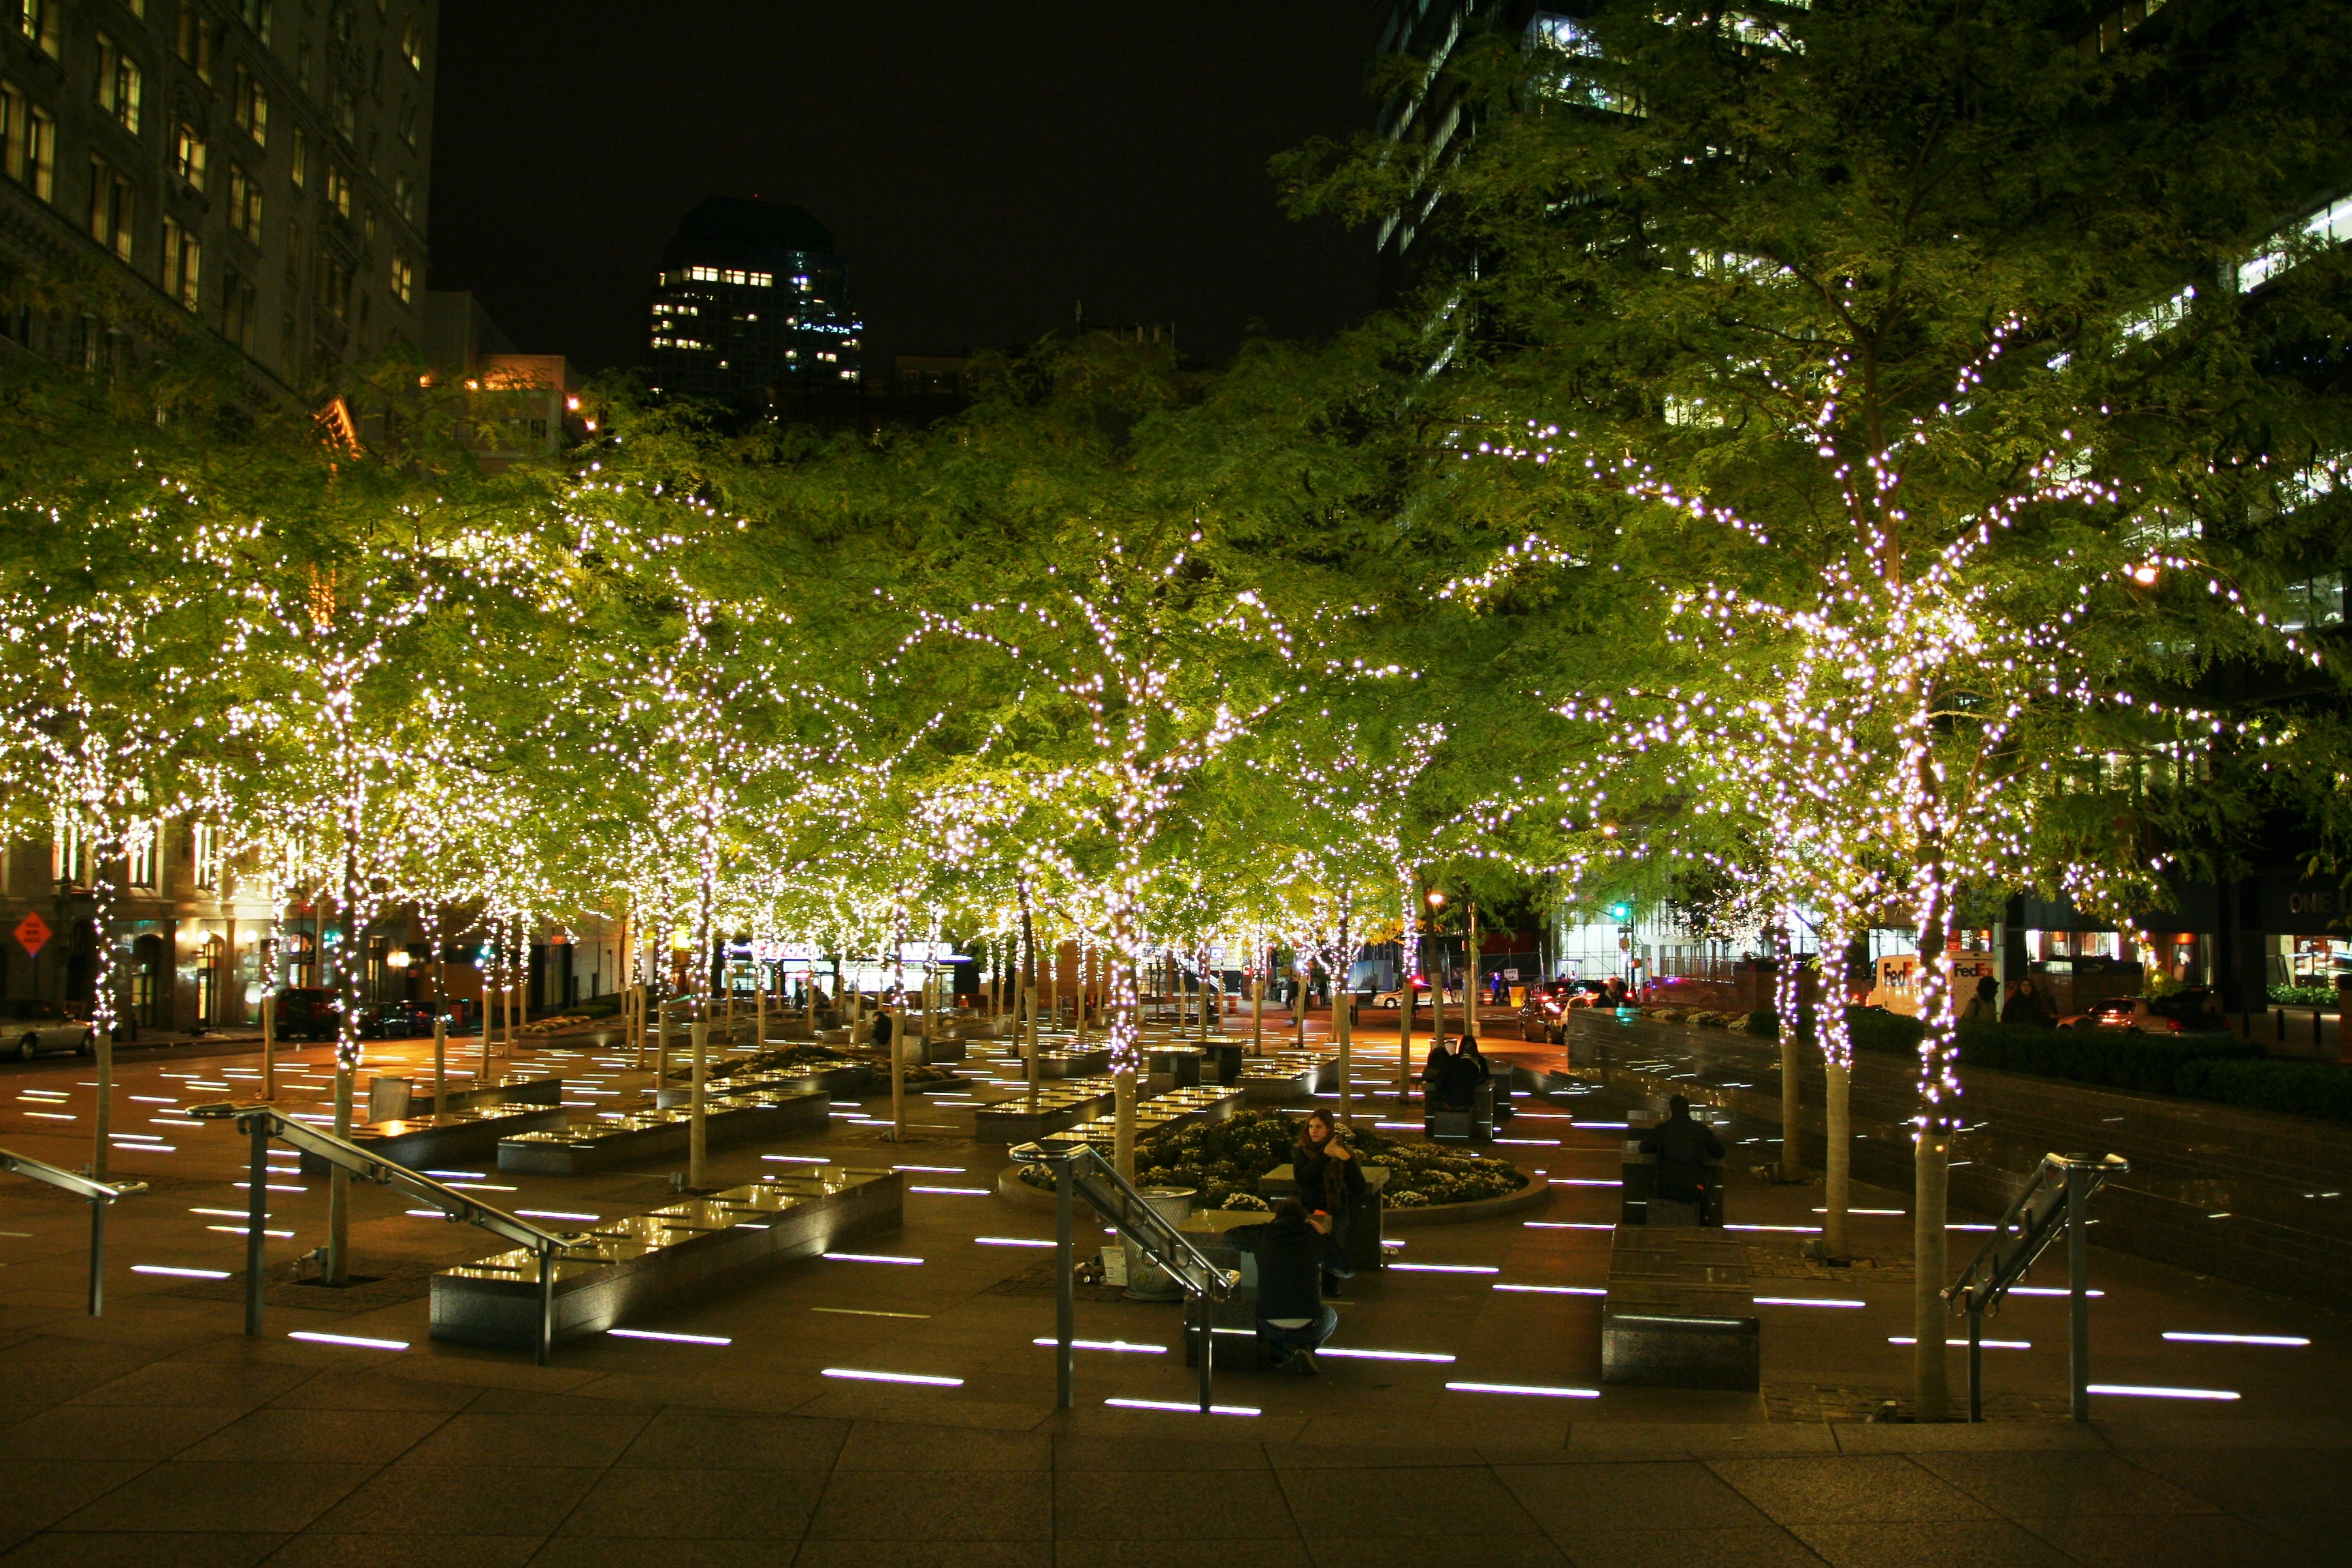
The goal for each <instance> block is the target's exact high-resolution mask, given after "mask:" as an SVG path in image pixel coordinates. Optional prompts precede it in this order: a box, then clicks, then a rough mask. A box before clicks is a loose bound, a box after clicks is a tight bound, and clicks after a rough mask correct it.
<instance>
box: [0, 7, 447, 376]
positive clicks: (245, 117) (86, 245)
mask: <svg viewBox="0 0 2352 1568" xmlns="http://www.w3.org/2000/svg"><path fill="white" fill-rule="evenodd" d="M436 22H437V16H436V0H75V3H73V4H68V3H67V0H0V176H5V177H0V260H5V262H6V263H9V264H13V269H14V270H17V271H20V272H42V271H56V272H64V273H68V274H70V273H71V272H73V271H75V270H76V269H78V268H82V267H86V266H88V265H89V264H93V263H95V264H97V266H98V267H99V268H100V269H101V275H105V276H111V277H113V278H114V279H117V280H118V281H120V282H121V283H123V284H125V285H127V286H128V288H129V289H131V300H133V301H135V302H143V303H147V304H163V305H168V306H169V307H171V308H173V309H177V310H184V311H186V312H187V313H188V314H189V315H191V316H193V317H194V318H195V320H196V321H199V322H200V323H202V325H203V326H204V327H205V328H207V329H209V330H211V331H215V332H217V333H219V334H220V335H221V336H222V337H224V338H226V339H227V340H228V341H229V342H231V343H233V344H235V345H236V347H237V348H239V349H240V350H242V351H243V352H244V353H246V355H247V357H248V358H249V359H250V360H251V361H252V362H253V363H254V365H255V366H256V367H257V368H258V369H259V370H261V371H263V372H266V373H267V374H268V376H269V377H270V378H272V379H274V380H275V381H276V382H277V383H278V384H279V385H280V386H281V387H284V388H286V389H288V390H295V391H299V390H303V389H305V388H307V387H309V386H310V384H312V383H314V382H316V381H318V380H319V379H320V378H321V376H322V375H323V374H325V373H328V372H331V370H332V369H333V367H335V366H336V365H338V364H341V363H346V362H349V361H351V360H353V359H357V358H359V357H360V356H362V355H363V354H367V353H373V352H376V351H378V350H381V349H383V348H384V347H385V346H386V345H387V344H389V343H392V342H404V343H408V344H411V345H415V344H416V343H417V342H419V341H420V328H421V322H420V319H419V315H418V307H419V303H420V300H421V297H422V294H423V290H424V288H425V195H426V192H425V181H426V176H427V173H428V171H429V170H430V168H431V166H432V163H431V159H432V145H431V137H432V130H433V79H434V65H433V47H434V37H435V34H436ZM133 316H134V312H131V311H128V310H109V309H108V308H107V306H106V304H105V302H104V301H103V300H100V299H97V298H91V299H89V300H87V302H85V303H83V304H81V305H79V306H77V307H72V308H65V309H45V308H41V307H37V306H34V305H31V304H29V303H26V302H23V301H21V300H20V301H18V302H16V303H15V304H14V306H13V308H11V309H10V310H8V311H7V312H6V315H5V320H0V333H4V334H5V337H6V338H7V339H9V340H10V341H12V342H15V343H16V345H17V346H18V347H19V348H22V349H25V350H28V351H30V352H32V353H37V354H42V355H46V356H47V357H49V358H52V359H58V360H64V361H67V362H68V363H74V362H78V363H81V364H82V365H84V366H86V367H87V368H89V369H92V370H98V369H102V368H106V367H108V366H110V365H114V364H117V363H121V362H122V360H123V359H124V357H125V356H127V355H131V354H135V353H138V352H140V350H139V334H138V331H137V329H136V327H135V326H134V325H133V324H132V320H133Z"/></svg>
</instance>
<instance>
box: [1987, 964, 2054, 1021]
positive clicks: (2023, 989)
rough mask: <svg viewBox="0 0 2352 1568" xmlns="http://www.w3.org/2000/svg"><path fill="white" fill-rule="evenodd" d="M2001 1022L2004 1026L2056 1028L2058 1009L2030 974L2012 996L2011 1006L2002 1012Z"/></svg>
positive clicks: (2019, 984)
mask: <svg viewBox="0 0 2352 1568" xmlns="http://www.w3.org/2000/svg"><path fill="white" fill-rule="evenodd" d="M2000 1021H2001V1022H2002V1023H2004V1024H2030V1025H2032V1026H2033V1027H2034V1028H2037V1029H2050V1028H2055V1027H2056V1026H2057V1024H2058V1008H2057V1006H2056V1005H2055V1004H2053V1002H2052V1001H2051V1000H2050V998H2049V997H2047V996H2045V995H2043V994H2042V988H2041V987H2040V986H2038V985H2036V984H2033V977H2032V975H2030V974H2029V975H2027V976H2026V977H2025V978H2024V979H2022V980H2021V981H2019V982H2018V983H2017V989H2016V990H2015V991H2013V992H2011V994H2010V998H2009V1005H2008V1006H2006V1007H2004V1008H2002V1009H2001V1011H2000Z"/></svg>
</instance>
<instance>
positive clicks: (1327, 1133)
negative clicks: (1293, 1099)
mask: <svg viewBox="0 0 2352 1568" xmlns="http://www.w3.org/2000/svg"><path fill="white" fill-rule="evenodd" d="M1290 1175H1291V1179H1292V1180H1293V1181H1295V1182H1297V1184H1298V1199H1299V1202H1301V1203H1302V1204H1304V1205H1307V1213H1309V1214H1311V1215H1315V1216H1317V1217H1318V1218H1319V1219H1321V1220H1322V1221H1323V1222H1324V1237H1323V1293H1324V1294H1325V1295H1326V1296H1337V1295H1338V1294H1339V1282H1340V1281H1341V1280H1343V1279H1354V1278H1355V1274H1356V1270H1355V1268H1354V1267H1353V1266H1352V1265H1350V1264H1349V1262H1348V1220H1349V1215H1350V1214H1351V1213H1352V1212H1353V1211H1354V1207H1355V1203H1356V1200H1357V1199H1359V1198H1360V1197H1362V1196H1363V1195H1364V1167H1363V1165H1362V1163H1360V1161H1358V1160H1357V1158H1356V1155H1355V1152H1354V1151H1353V1150H1351V1149H1349V1147H1348V1146H1347V1145H1346V1144H1345V1143H1342V1142H1340V1141H1339V1128H1338V1127H1337V1126H1336V1125H1334V1124H1333V1122H1332V1121H1331V1118H1330V1116H1329V1114H1328V1113H1327V1112H1325V1111H1321V1110H1310V1111H1308V1112H1307V1119H1306V1120H1305V1121H1301V1122H1300V1123H1299V1124H1298V1142H1296V1143H1294V1144H1292V1145H1291V1148H1290Z"/></svg>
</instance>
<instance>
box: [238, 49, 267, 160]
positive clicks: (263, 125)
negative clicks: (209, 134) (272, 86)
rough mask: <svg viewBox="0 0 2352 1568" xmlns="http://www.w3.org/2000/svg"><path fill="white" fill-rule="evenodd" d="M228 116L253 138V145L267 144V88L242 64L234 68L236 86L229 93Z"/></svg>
mask: <svg viewBox="0 0 2352 1568" xmlns="http://www.w3.org/2000/svg"><path fill="white" fill-rule="evenodd" d="M229 118H230V119H231V120H234V121H236V128H237V129H238V130H239V131H242V132H245V133H246V134H247V136H250V137H252V138H253V144H254V145H255V146H257V147H266V146H268V144H269V89H268V88H266V87H264V86H263V85H262V84H261V78H260V77H258V76H257V75H255V74H254V73H253V72H252V71H249V70H247V69H246V68H244V67H243V66H239V67H237V68H236V87H235V89H232V91H231V93H230V95H229Z"/></svg>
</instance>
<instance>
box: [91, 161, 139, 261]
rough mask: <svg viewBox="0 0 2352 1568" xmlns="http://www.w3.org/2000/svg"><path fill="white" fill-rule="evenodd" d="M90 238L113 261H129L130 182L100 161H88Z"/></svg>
mask: <svg viewBox="0 0 2352 1568" xmlns="http://www.w3.org/2000/svg"><path fill="white" fill-rule="evenodd" d="M89 237H90V238H92V239H94V240H96V241H98V243H99V244H100V245H102V246H104V247H106V248H107V249H109V250H110V251H112V252H113V253H114V257H115V259H116V260H118V261H128V260H130V259H131V181H130V178H129V177H128V176H127V175H124V174H121V173H119V172H117V171H116V170H115V169H114V168H112V167H111V166H110V165H109V164H108V163H107V162H106V160H105V159H103V158H92V159H91V160H90V161H89Z"/></svg>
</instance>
